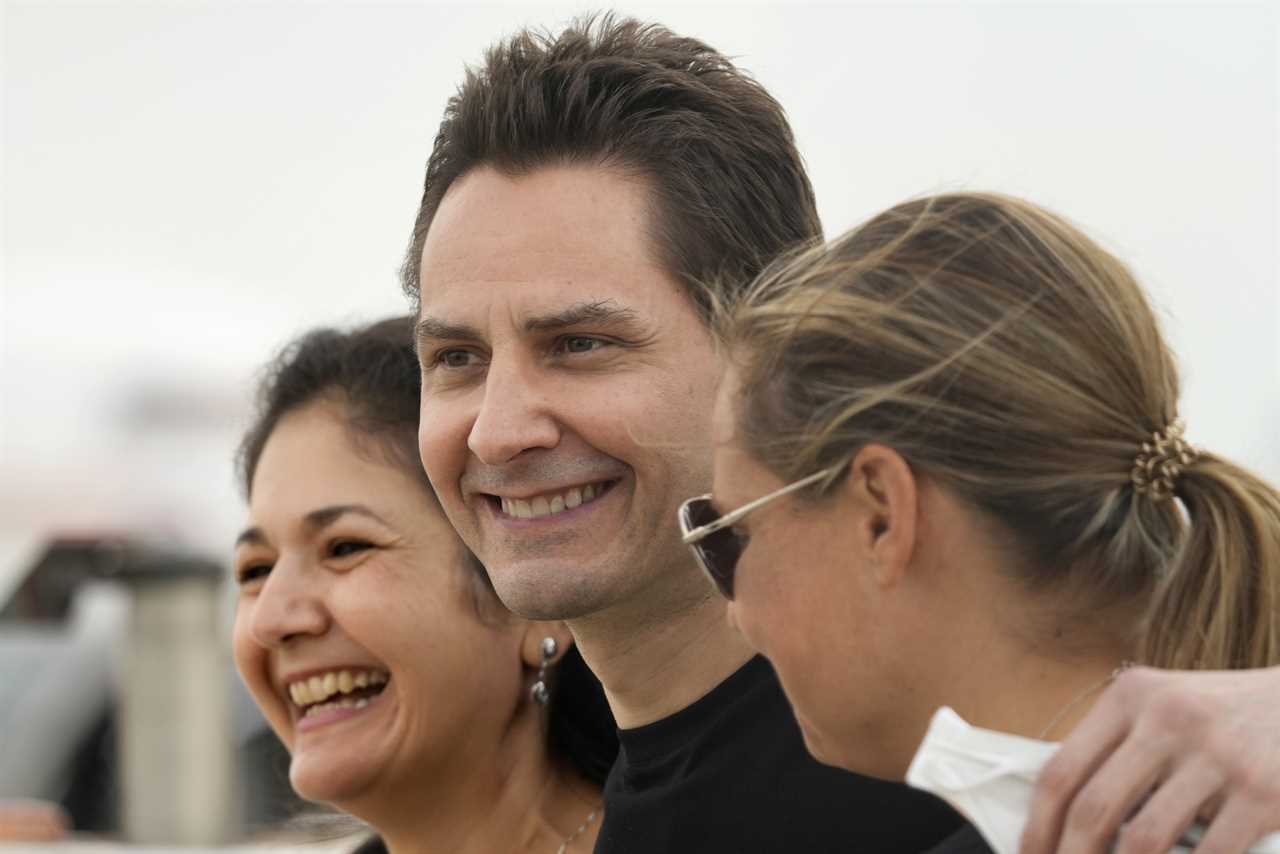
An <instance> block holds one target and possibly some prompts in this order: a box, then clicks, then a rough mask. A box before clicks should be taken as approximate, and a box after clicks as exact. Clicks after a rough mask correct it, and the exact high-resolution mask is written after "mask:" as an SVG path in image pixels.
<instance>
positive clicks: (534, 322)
mask: <svg viewBox="0 0 1280 854" xmlns="http://www.w3.org/2000/svg"><path fill="white" fill-rule="evenodd" d="M637 320H638V318H637V316H636V313H635V312H634V311H632V310H631V309H629V308H627V307H626V306H624V305H620V304H619V303H618V302H616V301H615V300H611V299H606V300H594V301H591V302H580V303H574V304H573V305H571V306H569V307H568V308H565V309H563V310H561V311H557V312H555V313H553V314H544V315H540V316H537V317H531V318H529V319H528V320H526V321H525V322H524V328H525V331H526V332H555V331H556V330H558V329H567V328H569V327H572V326H581V325H583V324H588V323H590V324H634V323H636V322H637Z"/></svg>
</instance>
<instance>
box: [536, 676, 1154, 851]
mask: <svg viewBox="0 0 1280 854" xmlns="http://www.w3.org/2000/svg"><path fill="white" fill-rule="evenodd" d="M1132 666H1133V662H1132V661H1122V662H1120V666H1119V667H1117V668H1116V669H1115V670H1112V671H1111V673H1110V675H1108V676H1107V678H1106V679H1102V680H1100V681H1098V682H1095V683H1094V684H1092V685H1090V686H1089V687H1088V688H1085V689H1084V691H1082V692H1081V693H1080V694H1078V695H1077V696H1076V697H1075V699H1073V700H1072V701H1071V702H1069V703H1067V704H1066V705H1065V706H1063V707H1062V708H1061V709H1059V710H1058V713H1057V714H1056V715H1054V716H1053V720H1051V721H1049V725H1048V726H1046V727H1045V728H1044V729H1042V730H1041V731H1040V734H1039V735H1038V736H1036V738H1037V739H1039V740H1040V741H1044V737H1045V736H1046V735H1048V734H1049V733H1051V732H1053V728H1054V727H1056V726H1057V725H1058V722H1059V721H1061V720H1062V718H1063V717H1064V716H1065V715H1066V714H1067V712H1069V711H1071V710H1072V709H1074V708H1075V707H1076V706H1078V705H1080V704H1081V703H1083V702H1084V701H1085V700H1086V699H1088V698H1089V697H1092V696H1093V695H1094V694H1096V693H1097V692H1098V691H1101V690H1102V689H1103V688H1105V687H1107V686H1108V685H1110V684H1111V683H1112V682H1114V681H1116V677H1117V676H1119V675H1120V674H1121V673H1123V672H1124V671H1125V670H1127V669H1129V668H1130V667H1132ZM561 854H563V852H561Z"/></svg>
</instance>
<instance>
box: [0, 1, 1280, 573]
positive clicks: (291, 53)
mask: <svg viewBox="0 0 1280 854" xmlns="http://www.w3.org/2000/svg"><path fill="white" fill-rule="evenodd" d="M589 8H593V7H589V6H569V5H553V6H545V7H543V6H528V5H524V6H518V7H507V8H502V7H486V8H480V9H477V8H472V7H466V8H463V7H448V6H435V5H422V4H417V5H406V4H400V5H395V6H375V5H370V4H347V3H325V4H323V5H322V4H316V3H279V2H277V3H205V4H194V3H164V2H151V3H147V4H141V3H89V4H77V5H69V4H61V3H50V2H42V3H16V2H5V3H4V6H3V11H4V18H3V170H4V171H3V186H2V195H3V261H4V269H3V273H4V279H3V291H2V292H0V579H2V577H3V572H4V571H5V570H6V569H7V568H8V567H6V566H5V565H4V564H5V561H6V560H7V559H8V558H7V557H6V554H9V555H12V554H13V553H14V549H17V548H21V547H23V546H22V543H25V542H29V541H30V540H31V539H32V538H34V537H39V536H42V535H43V534H45V533H47V532H50V531H55V530H83V529H85V528H111V529H122V528H123V529H145V530H151V531H159V532H161V533H162V534H163V535H165V536H169V537H174V538H177V539H180V540H184V541H186V542H189V543H192V544H194V545H196V546H198V547H200V548H202V549H204V550H206V551H210V552H212V553H214V554H216V555H218V556H221V557H225V556H227V555H228V554H229V550H230V547H229V544H230V541H231V537H232V536H233V535H234V532H235V530H236V529H237V527H238V525H239V524H240V522H241V520H242V514H243V508H242V507H241V505H240V502H239V499H238V497H237V496H236V493H235V491H234V489H233V481H232V477H231V469H230V457H231V452H232V448H233V445H234V442H235V439H236V435H237V431H238V430H239V429H240V428H241V427H242V426H243V422H244V418H245V417H246V412H247V410H246V403H247V400H248V395H249V391H250V389H251V384H252V379H253V375H254V371H255V369H256V368H257V366H259V365H260V364H261V363H262V362H263V361H264V360H265V359H266V358H267V357H268V356H269V355H270V354H271V353H272V352H274V351H275V350H276V349H277V348H278V347H279V346H280V345H281V344H282V343H283V342H284V341H285V340H287V339H288V338H289V337H291V336H293V335H294V334H296V333H297V332H299V331H301V330H303V329H305V328H307V327H310V326H313V325H315V324H319V323H334V322H337V323H349V322H353V321H357V320H364V319H372V318H375V317H380V316H385V315H388V314H392V313H395V312H399V311H403V310H404V309H405V307H406V303H405V301H404V299H403V297H402V296H401V294H400V291H399V286H398V283H397V280H396V269H397V267H398V265H399V262H400V260H401V255H402V252H403V250H404V246H405V244H406V242H407V238H408V233H409V227H410V225H411V222H412V218H413V214H414V211H415V209H416V205H417V201H418V197H419V193H420V189H421V181H422V170H423V165H424V163H425V160H426V157H427V154H428V151H429V145H430V141H431V139H432V136H433V135H434V131H435V127H436V125H437V123H438V121H439V117H440V113H441V110H442V108H443V105H444V102H445V100H446V99H447V97H448V96H449V94H450V93H451V92H452V90H453V88H454V87H455V86H456V85H457V82H458V81H459V79H460V77H461V73H462V69H463V66H464V63H468V62H475V61H477V60H478V59H479V57H480V54H481V51H482V50H483V48H484V46H485V45H487V44H488V43H490V42H492V41H493V40H495V39H496V38H498V37H500V36H502V35H503V34H504V33H508V32H510V31H512V30H513V29H515V28H518V27H520V26H522V25H525V24H544V25H549V26H553V27H554V26H557V25H559V24H560V23H562V22H563V21H565V20H566V19H567V18H569V17H570V16H571V15H572V14H574V13H575V12H578V11H582V10H585V9H589ZM618 8H620V10H621V11H624V12H629V13H632V14H635V15H637V16H639V17H642V18H646V19H652V20H657V21H661V22H663V23H666V24H667V25H669V26H670V27H672V28H673V29H675V30H677V31H679V32H681V33H686V34H691V35H697V36H700V37H702V38H704V39H705V40H707V41H709V42H710V43H711V44H712V45H714V46H716V47H718V48H719V49H721V50H723V51H724V52H727V53H729V54H732V55H734V56H736V57H737V58H738V60H739V62H740V64H741V65H742V66H744V67H745V68H747V69H750V70H751V71H752V72H754V73H755V74H756V75H757V76H758V77H759V79H760V80H761V81H762V82H763V83H764V84H765V85H766V86H767V87H768V88H769V89H770V90H771V91H772V92H773V93H774V94H775V95H777V96H778V98H779V99H780V100H781V101H782V103H783V105H784V106H785V107H786V108H787V109H788V111H789V114H790V116H791V119H792V122H793V124H794V127H795V130H796V134H797V136H798V139H799V143H800V147H801V150H802V152H803V153H804V155H805V158H806V160H807V163H808V165H809V168H810V172H811V175H812V178H813V182H814V185H815V188H816V190H817V193H818V200H819V206H820V209H821V211H822V215H823V219H824V222H825V225H826V228H827V233H828V235H829V236H834V235H836V234H838V233H839V232H841V231H843V230H845V229H847V228H849V227H850V226H852V225H854V224H856V223H857V222H858V221H859V220H861V219H862V218H864V217H866V216H868V215H870V214H872V213H874V212H876V211H877V210H880V209H882V208H884V207H886V206H888V205H891V204H893V203H895V202H898V201H900V200H902V199H903V198H905V197H908V196H911V195H917V194H921V193H926V192H933V191H938V190H944V189H960V188H973V189H996V190H1002V191H1006V192H1013V193H1018V194H1022V195H1025V196H1028V197H1030V198H1031V199H1033V200H1034V201H1037V202H1040V203H1042V204H1045V205H1047V206H1049V207H1051V208H1053V209H1055V210H1057V211H1059V212H1060V213H1063V214H1064V215H1066V216H1067V217H1069V218H1071V219H1073V220H1075V221H1076V222H1078V223H1081V224H1083V225H1084V226H1085V227H1086V229H1087V230H1088V231H1089V232H1090V233H1091V234H1093V235H1094V236H1095V237H1097V238H1099V239H1100V240H1101V241H1102V242H1103V243H1104V245H1106V246H1107V247H1109V248H1111V249H1112V250H1114V251H1115V252H1117V253H1118V254H1119V255H1120V256H1121V257H1123V258H1125V259H1126V260H1128V261H1129V262H1130V263H1131V264H1132V265H1133V266H1134V268H1135V269H1136V270H1137V272H1138V274H1139V276H1140V278H1141V279H1142V280H1143V281H1144V282H1145V284H1146V285H1147V287H1148V288H1149V290H1150V292H1151V294H1152V295H1153V297H1154V299H1155V301H1156V302H1157V304H1158V305H1159V306H1160V307H1161V309H1162V311H1163V313H1164V317H1165V320H1166V322H1167V327H1168V331H1169V334H1170V337H1171V339H1172V341H1173V342H1174V345H1175V347H1176V349H1177V350H1178V353H1179V356H1180V360H1181V364H1182V366H1183V368H1184V370H1185V379H1186V383H1185V395H1184V401H1185V403H1184V406H1183V411H1184V414H1185V417H1186V420H1187V422H1188V433H1189V435H1190V438H1191V439H1192V440H1193V441H1195V442H1199V443H1203V444H1206V445H1209V446H1210V447H1212V448H1213V449H1215V450H1219V451H1221V452H1222V453H1225V454H1228V455H1230V456H1234V457H1236V458H1239V459H1241V460H1243V461H1245V462H1247V463H1249V464H1251V465H1253V466H1255V467H1257V468H1259V469H1261V470H1263V471H1264V472H1265V473H1266V474H1267V475H1268V476H1269V477H1271V478H1272V479H1273V480H1280V448H1277V442H1276V437H1277V435H1280V429H1278V428H1280V344H1278V343H1277V337H1278V336H1277V334H1276V333H1277V330H1278V329H1280V299H1278V297H1277V290H1278V288H1277V283H1278V279H1277V191H1278V182H1277V177H1278V173H1277V119H1278V117H1280V109H1278V104H1277V51H1276V45H1277V18H1276V15H1275V12H1274V10H1273V9H1272V8H1271V6H1270V5H1269V4H1256V5H1252V6H1241V7H1232V8H1228V9H1220V8H1217V7H1216V6H1215V7H1193V6H1187V5H1185V4H1184V5H1180V6H1174V7H1168V6H1160V5H1153V4H1142V5H1138V6H1118V5H1115V4H1105V5H1099V4H1096V3H1094V4H1085V5H1079V6H1072V7H1063V6H1055V7H1052V8H1035V7H1030V6H1027V5H1008V4H1003V5H990V4H986V5H972V4H959V3H952V4H943V5H937V4H934V5H932V6H930V7H919V6H909V5H906V4H902V5H895V6H883V5H882V6H862V5H853V6H846V7H842V8H820V7H812V8H799V9H797V8H795V7H789V8H785V9H784V8H780V7H776V6H773V7H770V6H762V7H738V6H732V5H726V4H720V5H716V6H701V7H700V6H693V5H688V4H682V5H679V6H667V7H646V6H622V7H618ZM6 550H8V551H7V552H6Z"/></svg>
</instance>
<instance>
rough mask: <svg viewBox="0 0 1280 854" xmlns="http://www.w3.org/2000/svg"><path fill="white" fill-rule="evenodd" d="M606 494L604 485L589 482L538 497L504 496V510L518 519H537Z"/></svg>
mask: <svg viewBox="0 0 1280 854" xmlns="http://www.w3.org/2000/svg"><path fill="white" fill-rule="evenodd" d="M602 494H604V486H603V485H597V484H593V483H589V484H587V485H586V486H583V487H577V486H575V487H573V488H572V489H567V490H565V491H564V492H556V493H548V494H546V495H539V496H537V497H536V498H530V499H527V500H526V499H524V498H503V499H502V512H503V513H505V514H506V515H508V516H514V517H515V518H517V519H537V518H538V517H540V516H554V515H555V514H557V513H563V512H564V511H566V510H572V509H573V508H575V507H579V506H581V505H583V504H586V503H587V502H589V501H594V500H595V499H597V498H599V497H600V496H601V495H602Z"/></svg>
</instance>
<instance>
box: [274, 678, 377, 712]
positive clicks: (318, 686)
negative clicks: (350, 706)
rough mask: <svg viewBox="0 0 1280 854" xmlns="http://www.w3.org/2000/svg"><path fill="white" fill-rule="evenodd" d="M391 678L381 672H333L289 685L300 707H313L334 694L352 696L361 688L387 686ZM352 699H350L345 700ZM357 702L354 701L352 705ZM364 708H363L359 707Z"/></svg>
mask: <svg viewBox="0 0 1280 854" xmlns="http://www.w3.org/2000/svg"><path fill="white" fill-rule="evenodd" d="M389 678H390V677H389V676H388V675H387V674H386V673H384V672H382V671H381V670H357V671H356V672H355V673H352V672H351V671H350V670H331V671H329V672H328V673H325V674H317V675H315V676H312V677H311V678H310V679H299V680H298V681H297V682H291V683H289V697H290V698H291V699H292V700H293V702H294V703H296V704H298V705H299V706H311V705H314V704H316V703H323V702H324V701H325V700H328V699H329V698H330V697H332V696H333V695H334V694H338V693H342V694H350V693H351V692H352V691H355V690H357V689H359V688H368V687H369V686H370V685H385V684H386V682H387V680H388V679H389ZM345 699H350V698H345ZM355 702H356V701H354V700H352V703H355ZM357 708H363V706H357Z"/></svg>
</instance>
